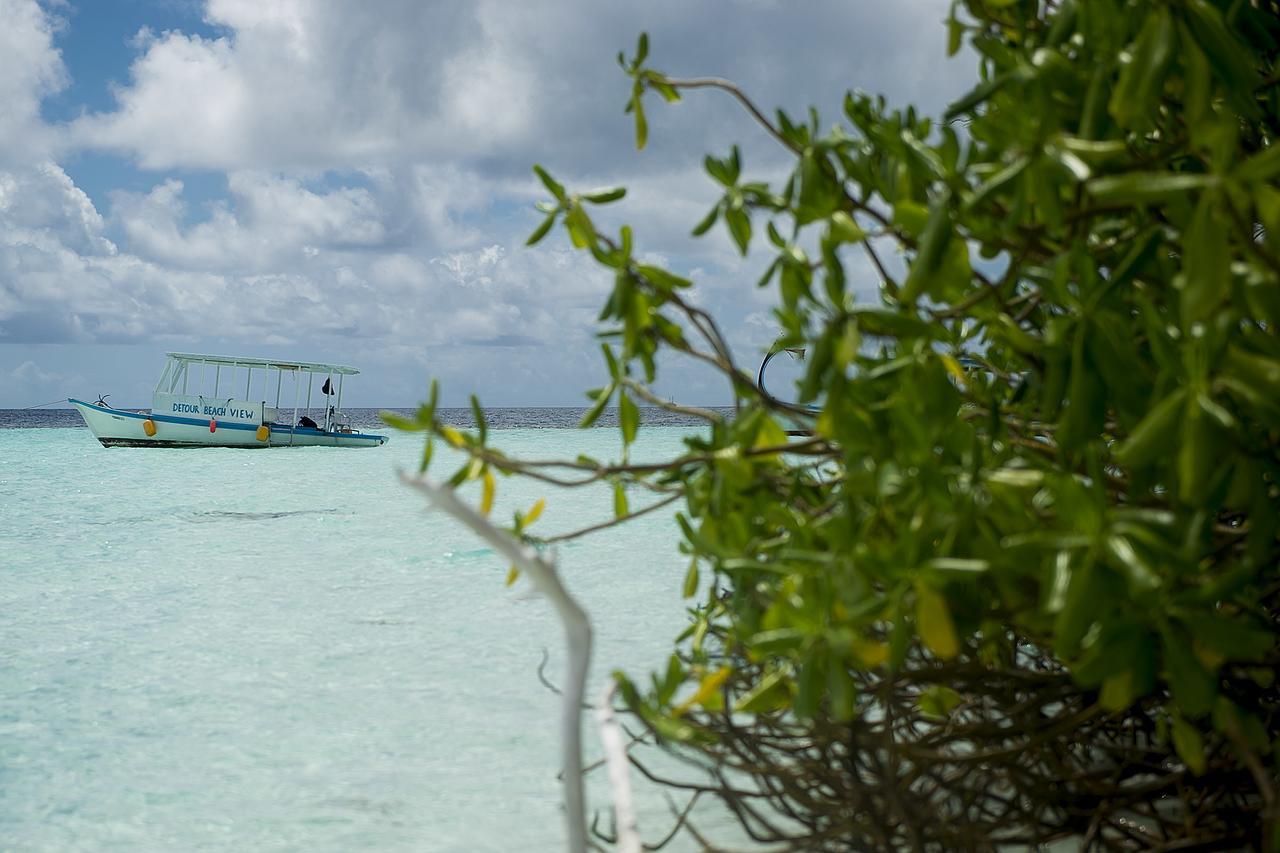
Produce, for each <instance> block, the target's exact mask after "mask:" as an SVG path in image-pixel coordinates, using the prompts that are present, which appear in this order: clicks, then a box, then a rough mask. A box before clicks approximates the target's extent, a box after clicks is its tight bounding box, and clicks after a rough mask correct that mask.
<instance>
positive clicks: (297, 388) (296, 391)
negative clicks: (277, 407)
mask: <svg viewBox="0 0 1280 853" xmlns="http://www.w3.org/2000/svg"><path fill="white" fill-rule="evenodd" d="M299 373H300V371H297V370H295V371H294V372H293V422H292V423H291V424H289V446H290V447H293V431H294V430H296V429H297V428H298V397H299V396H300V395H301V394H302V383H301V382H300V381H299V376H298V374H299ZM307 393H308V394H310V393H311V380H310V379H308V380H307Z"/></svg>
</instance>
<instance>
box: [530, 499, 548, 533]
mask: <svg viewBox="0 0 1280 853" xmlns="http://www.w3.org/2000/svg"><path fill="white" fill-rule="evenodd" d="M546 506H547V501H546V499H545V498H538V499H537V500H536V501H535V502H534V504H533V506H532V507H531V508H530V509H529V511H528V512H527V513H525V516H524V523H525V526H526V527H527V526H528V525H530V524H533V523H534V522H535V521H537V520H538V519H539V518H541V517H542V510H543V509H545V508H546Z"/></svg>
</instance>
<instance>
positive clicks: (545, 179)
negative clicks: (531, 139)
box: [533, 164, 568, 204]
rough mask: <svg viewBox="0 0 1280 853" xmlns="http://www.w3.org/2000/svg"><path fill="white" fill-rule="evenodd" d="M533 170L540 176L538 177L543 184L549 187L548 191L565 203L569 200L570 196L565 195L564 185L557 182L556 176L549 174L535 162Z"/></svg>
mask: <svg viewBox="0 0 1280 853" xmlns="http://www.w3.org/2000/svg"><path fill="white" fill-rule="evenodd" d="M533 171H534V174H536V175H537V176H538V179H539V180H541V181H542V185H543V186H544V187H546V188H547V192H549V193H551V194H552V195H553V196H555V197H556V200H557V201H559V202H561V203H562V204H563V203H564V202H565V201H566V200H567V198H568V197H567V196H566V195H565V192H564V187H563V186H561V185H560V184H559V183H557V182H556V180H555V178H553V177H551V175H549V174H547V170H546V169H544V168H542V167H541V166H539V165H536V164H535V165H534V167H533Z"/></svg>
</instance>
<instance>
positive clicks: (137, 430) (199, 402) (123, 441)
mask: <svg viewBox="0 0 1280 853" xmlns="http://www.w3.org/2000/svg"><path fill="white" fill-rule="evenodd" d="M359 372H360V371H359V370H357V369H356V368H354V367H347V366H346V365H341V364H321V363H319V362H310V361H281V360H279V359H274V358H240V357H233V356H222V355H198V354H195V353H185V352H171V353H166V359H165V366H164V371H163V372H162V373H161V374H160V380H159V381H158V382H157V383H156V387H155V392H154V393H153V394H152V397H151V409H150V411H146V410H143V411H137V410H132V409H119V408H116V407H114V406H112V405H110V404H108V403H107V397H106V396H101V395H100V396H99V397H98V399H97V401H96V402H94V403H86V402H84V401H83V400H75V399H73V400H70V402H71V403H72V404H73V405H74V406H75V407H76V409H78V410H79V412H80V414H81V416H83V417H84V422H85V424H87V425H88V427H89V429H90V430H91V431H92V432H93V434H94V435H95V436H97V439H98V441H100V442H102V445H103V446H104V447H315V446H322V447H379V446H381V445H383V444H386V442H387V436H385V435H375V434H373V433H365V432H360V431H358V430H356V429H355V428H354V427H352V425H351V420H350V418H348V417H347V416H346V415H344V414H343V412H342V386H343V380H345V379H346V377H348V376H355V375H356V374H358V373H359ZM286 377H287V381H286ZM319 377H324V381H323V383H322V384H321V387H320V394H321V396H322V397H323V404H322V405H321V407H320V409H321V411H319V412H315V410H313V409H312V408H311V402H312V392H313V386H314V385H315V384H316V383H315V380H316V379H317V378H319ZM273 380H274V381H273ZM242 383H243V384H242ZM273 386H274V387H273ZM304 386H305V391H304ZM241 389H243V391H244V394H243V396H241V397H236V396H235V394H236V392H237V391H239V390H241ZM255 391H257V393H256V394H255V393H254V392H255ZM272 391H274V397H275V399H274V405H271V404H269V403H268V400H269V399H270V398H271V392H272ZM226 392H230V396H224V393H226ZM304 395H305V396H304ZM290 396H292V398H293V401H292V402H293V405H292V408H290V407H289V397H290ZM313 412H314V413H315V414H316V415H317V416H318V418H315V419H313V417H312V414H313Z"/></svg>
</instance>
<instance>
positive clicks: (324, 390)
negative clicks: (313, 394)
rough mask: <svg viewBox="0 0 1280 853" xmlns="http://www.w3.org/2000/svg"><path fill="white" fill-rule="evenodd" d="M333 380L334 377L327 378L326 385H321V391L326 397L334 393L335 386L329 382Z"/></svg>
mask: <svg viewBox="0 0 1280 853" xmlns="http://www.w3.org/2000/svg"><path fill="white" fill-rule="evenodd" d="M332 381H333V380H332V379H326V380H325V381H324V385H322V386H320V392H321V393H322V394H324V395H325V396H326V397H328V396H329V395H330V394H332V393H333V386H332V385H330V384H329V383H330V382H332Z"/></svg>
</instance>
